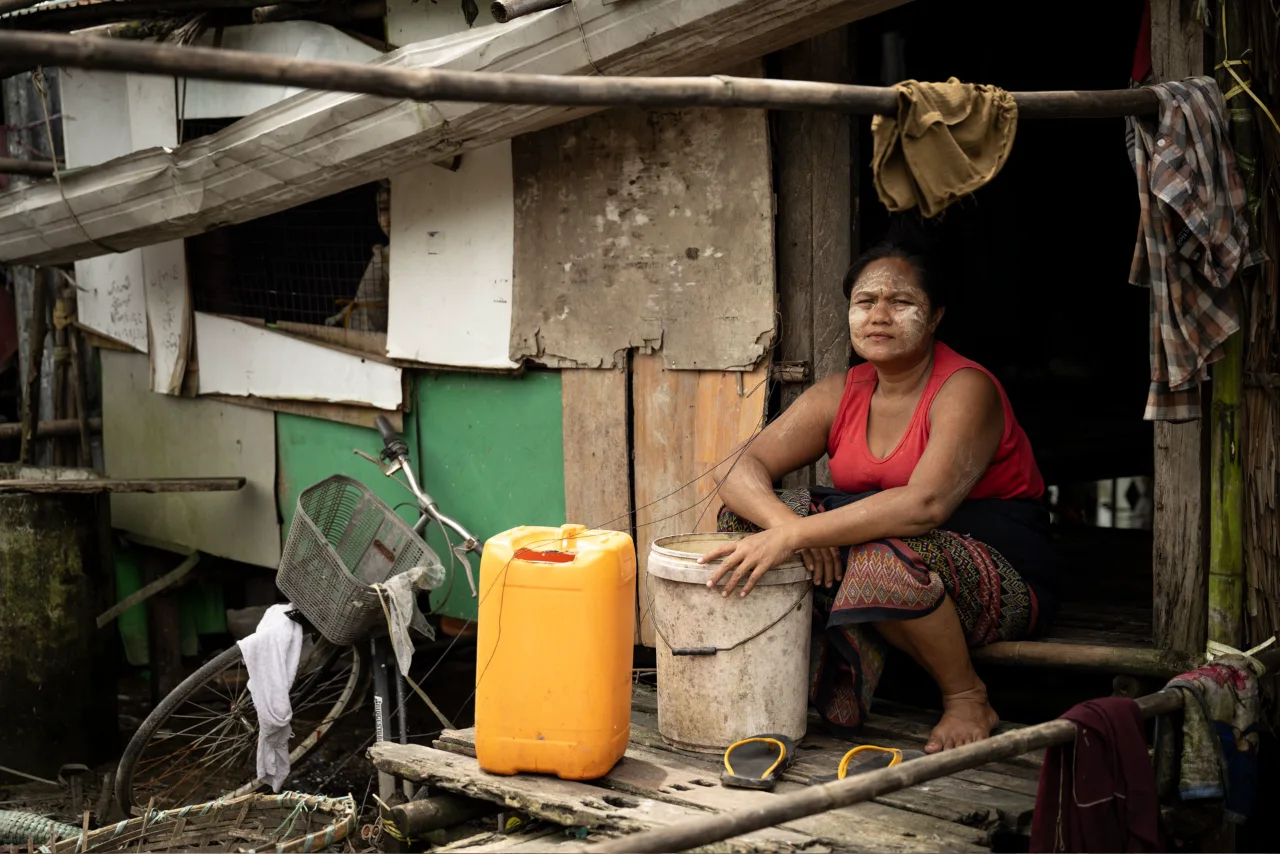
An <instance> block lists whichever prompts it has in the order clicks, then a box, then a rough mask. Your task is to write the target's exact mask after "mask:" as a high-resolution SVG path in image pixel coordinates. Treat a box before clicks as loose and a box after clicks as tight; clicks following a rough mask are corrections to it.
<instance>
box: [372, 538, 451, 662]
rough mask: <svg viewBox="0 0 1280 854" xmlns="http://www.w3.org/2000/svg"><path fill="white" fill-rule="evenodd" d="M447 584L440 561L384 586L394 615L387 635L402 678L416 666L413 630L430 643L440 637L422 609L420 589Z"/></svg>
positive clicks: (415, 569) (432, 588)
mask: <svg viewBox="0 0 1280 854" xmlns="http://www.w3.org/2000/svg"><path fill="white" fill-rule="evenodd" d="M443 583H444V567H443V566H442V565H441V564H440V563H438V562H437V563H435V564H432V565H431V566H415V567H414V568H413V569H410V570H408V571H406V572H402V573H400V574H399V575H393V576H392V577H391V578H388V579H387V580H386V581H385V582H383V584H382V588H383V590H385V591H386V599H385V602H386V605H387V612H388V613H389V614H390V616H391V622H390V624H389V625H388V626H387V633H388V634H389V635H390V636H391V646H392V648H393V649H394V650H395V651H396V664H397V666H399V668H400V675H401V676H408V675H409V665H410V664H412V663H413V639H412V638H410V637H409V629H411V628H412V629H415V630H416V631H418V632H419V633H420V634H422V635H424V636H425V637H426V638H427V639H428V640H434V639H435V636H436V633H435V630H434V629H432V628H431V624H430V623H428V622H427V618H426V617H424V616H422V611H421V610H419V609H418V597H417V593H418V591H419V590H435V589H436V588H437V587H439V586H440V585H441V584H443Z"/></svg>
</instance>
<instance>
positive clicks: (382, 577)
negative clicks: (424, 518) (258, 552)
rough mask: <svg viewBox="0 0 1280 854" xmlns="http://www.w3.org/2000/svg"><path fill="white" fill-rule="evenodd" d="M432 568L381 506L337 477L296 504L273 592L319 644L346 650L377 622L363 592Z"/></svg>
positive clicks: (359, 486) (374, 604) (421, 548)
mask: <svg viewBox="0 0 1280 854" xmlns="http://www.w3.org/2000/svg"><path fill="white" fill-rule="evenodd" d="M438 562H439V558H437V557H436V556H435V553H434V552H432V551H431V549H430V548H428V547H427V544H426V543H425V542H424V541H423V540H422V538H421V537H419V536H418V535H417V534H415V533H414V532H413V529H412V528H410V527H409V526H408V525H406V524H405V523H404V520H402V519H401V518H400V517H399V516H397V515H396V514H395V511H394V510H392V509H391V508H390V507H388V506H387V505H386V504H385V503H384V502H383V501H382V499H380V498H378V496H376V495H374V494H373V493H372V492H370V491H369V489H368V487H366V486H365V485H364V484H363V483H361V482H360V481H358V480H355V479H353V478H350V477H346V476H344V475H340V474H337V475H333V476H332V477H329V478H326V479H325V480H322V481H320V482H319V483H317V484H315V485H314V486H312V487H309V488H308V489H306V490H304V491H303V493H302V494H301V495H299V496H298V510H297V513H295V514H294V517H293V525H292V526H291V527H290V528H289V538H288V539H287V540H286V541H285V546H284V554H283V556H282V557H281V558H280V571H279V572H278V573H277V574H276V586H277V587H279V588H280V590H281V591H282V592H283V593H284V594H285V595H286V596H288V597H289V601H291V602H292V603H293V605H294V607H295V608H297V609H298V610H299V611H301V612H302V615H303V616H304V617H306V618H307V619H308V620H309V621H310V622H311V624H312V625H314V626H315V627H316V629H317V630H319V632H320V634H322V635H324V637H325V639H326V640H328V641H329V642H330V643H335V644H338V645H340V646H348V645H350V644H353V643H355V642H356V641H358V640H360V638H362V637H363V636H364V635H365V634H366V633H367V632H368V630H369V629H370V628H371V627H372V626H373V625H374V624H376V623H377V622H378V620H379V619H380V618H381V617H382V606H381V605H380V604H379V602H378V594H377V592H376V591H375V590H374V589H373V588H372V587H371V586H370V585H373V584H376V583H379V582H383V581H386V580H387V579H388V578H390V577H391V576H393V575H398V574H400V573H402V572H405V571H407V570H410V569H413V568H414V567H415V566H423V565H430V564H434V563H438Z"/></svg>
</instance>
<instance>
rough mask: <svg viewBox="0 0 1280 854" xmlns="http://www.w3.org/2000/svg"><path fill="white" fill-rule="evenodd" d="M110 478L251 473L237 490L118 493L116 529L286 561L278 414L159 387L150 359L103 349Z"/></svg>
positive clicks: (215, 551) (259, 560)
mask: <svg viewBox="0 0 1280 854" xmlns="http://www.w3.org/2000/svg"><path fill="white" fill-rule="evenodd" d="M101 354H102V398H103V400H102V439H103V453H104V456H105V460H106V473H107V476H108V477H139V478H154V477H244V478H246V480H247V483H246V484H245V486H244V488H243V489H241V490H238V491H236V492H210V493H169V494H163V495H113V496H111V524H112V526H113V527H115V528H118V529H121V530H124V531H130V532H132V533H136V534H142V535H145V536H149V537H155V538H158V539H163V540H168V541H169V542H173V543H177V544H179V545H184V546H188V547H189V548H193V549H199V550H200V551H202V552H207V553H209V554H212V555H217V556H218V557H225V558H229V559H231V560H239V561H244V562H245V563H251V564H255V565H257V566H265V567H272V568H274V567H275V566H277V565H278V564H279V562H280V522H279V513H278V511H277V509H276V492H275V479H276V429H275V423H276V422H275V413H273V412H269V411H267V410H262V409H252V408H250V407H247V406H236V405H234V404H230V403H221V402H218V401H212V400H199V399H196V400H191V399H188V398H175V397H168V396H166V395H160V394H152V393H151V391H150V378H149V374H150V368H149V365H148V360H147V357H146V356H144V355H141V354H138V353H120V352H115V351H112V350H102V351H101Z"/></svg>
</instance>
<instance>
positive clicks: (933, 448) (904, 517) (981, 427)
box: [701, 370, 1004, 595]
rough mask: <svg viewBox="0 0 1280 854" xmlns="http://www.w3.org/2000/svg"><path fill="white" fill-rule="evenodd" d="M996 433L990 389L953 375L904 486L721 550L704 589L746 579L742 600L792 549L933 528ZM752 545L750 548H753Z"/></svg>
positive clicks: (975, 475) (999, 424)
mask: <svg viewBox="0 0 1280 854" xmlns="http://www.w3.org/2000/svg"><path fill="white" fill-rule="evenodd" d="M1003 433H1004V409H1003V406H1002V405H1001V401H1000V393H999V391H997V390H996V387H995V384H994V383H993V382H991V380H990V379H989V378H988V377H987V376H986V375H985V374H983V373H982V372H980V371H975V370H963V371H959V372H957V373H956V374H955V375H954V376H952V377H951V378H950V379H949V380H947V382H946V384H945V385H944V386H943V387H942V389H941V390H940V391H939V392H938V396H937V397H936V398H935V399H934V402H933V406H932V408H931V409H930V412H929V443H928V445H927V446H926V447H925V451H924V454H923V455H922V456H921V458H920V462H919V463H918V464H917V465H916V468H915V471H914V472H913V473H912V475H911V480H910V481H909V482H908V483H907V485H906V486H901V487H897V488H895V489H886V490H885V491H883V492H881V493H878V494H876V495H872V496H869V497H868V498H865V499H863V500H861V501H858V502H855V503H853V504H850V505H847V506H845V507H841V508H838V509H836V510H831V511H828V512H826V513H816V514H814V515H812V516H807V517H805V518H798V517H796V516H794V515H793V516H792V517H791V519H789V520H787V521H786V522H783V523H780V524H779V525H777V526H776V527H775V528H774V529H772V530H769V531H766V532H765V533H764V534H759V535H756V536H755V537H749V538H747V539H746V540H741V541H739V543H738V544H737V545H736V546H729V545H726V546H724V547H722V548H719V549H715V550H713V551H712V552H710V553H709V554H707V555H705V556H704V557H703V558H702V559H701V560H702V561H704V562H705V561H711V560H714V559H716V558H718V557H725V559H724V561H723V562H722V563H721V565H720V566H719V567H718V568H717V571H716V573H715V574H714V576H713V578H712V580H711V585H712V586H714V585H715V584H716V583H717V582H718V581H719V579H720V578H721V577H722V576H723V575H724V574H725V573H727V572H730V571H732V572H733V577H732V578H731V579H730V580H729V581H728V583H726V584H725V587H724V594H725V595H728V593H729V592H730V591H731V590H732V589H733V588H734V586H735V585H737V583H738V582H739V581H740V580H741V579H742V578H743V577H746V576H748V575H749V576H750V579H749V580H748V581H747V584H746V585H745V586H744V587H743V590H742V594H743V595H746V593H748V592H749V591H750V590H751V588H752V587H754V586H755V582H756V581H757V580H759V577H760V576H761V575H763V574H764V572H765V571H767V570H769V569H771V568H773V567H774V566H777V565H778V564H779V563H781V562H782V561H783V560H785V559H786V558H787V557H788V556H790V555H791V554H793V553H794V552H795V551H796V550H798V549H814V548H822V547H828V546H842V545H851V544H855V543H865V542H868V541H870V540H878V539H883V538H885V537H909V536H914V535H919V534H924V533H926V532H928V531H931V530H933V529H934V528H936V527H938V526H939V525H941V524H942V523H943V522H945V521H946V520H947V519H948V518H950V516H951V514H952V513H953V512H955V509H956V508H957V507H958V506H960V502H962V501H964V499H965V498H966V497H967V496H968V495H969V492H970V491H971V490H972V489H973V487H974V485H975V484H976V483H977V482H978V481H979V480H980V479H981V478H982V475H983V474H984V473H985V472H986V470H987V466H988V465H990V463H991V459H992V458H993V457H994V456H995V452H996V448H998V447H999V445H1000V437H1001V436H1002V435H1003ZM753 541H754V542H753Z"/></svg>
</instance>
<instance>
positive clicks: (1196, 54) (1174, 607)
mask: <svg viewBox="0 0 1280 854" xmlns="http://www.w3.org/2000/svg"><path fill="white" fill-rule="evenodd" d="M1185 5H1186V4H1184V3H1182V2H1181V0H1151V61H1152V65H1153V71H1154V74H1155V77H1156V79H1157V80H1181V79H1182V78H1184V77H1191V76H1193V75H1197V74H1202V73H1203V72H1204V31H1203V29H1202V28H1201V27H1200V25H1199V24H1197V23H1196V22H1195V21H1193V20H1192V19H1191V17H1190V13H1189V12H1184V7H1185ZM1155 433H1156V448H1155V517H1154V521H1153V526H1152V536H1153V538H1154V541H1155V542H1154V546H1155V549H1154V555H1153V567H1152V570H1153V578H1154V588H1155V590H1154V615H1153V616H1154V634H1155V638H1154V640H1155V643H1156V646H1158V647H1160V648H1161V649H1176V650H1181V651H1185V652H1200V651H1202V650H1203V649H1204V645H1205V630H1206V621H1207V619H1208V612H1207V610H1206V608H1207V596H1208V576H1207V566H1206V554H1205V548H1206V545H1207V543H1206V540H1205V532H1206V531H1207V530H1208V528H1207V525H1208V516H1207V510H1208V504H1207V496H1206V491H1207V486H1208V484H1207V483H1206V482H1205V474H1204V473H1205V465H1206V460H1207V457H1208V452H1207V448H1206V440H1207V436H1208V434H1207V432H1206V430H1205V424H1204V422H1203V421H1192V422H1189V423H1186V424H1166V423H1157V424H1156V425H1155Z"/></svg>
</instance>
